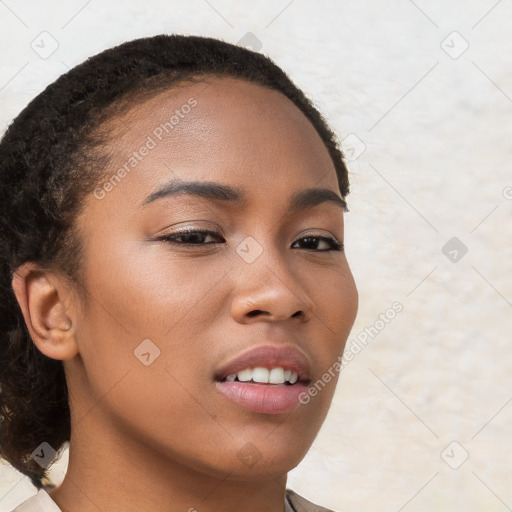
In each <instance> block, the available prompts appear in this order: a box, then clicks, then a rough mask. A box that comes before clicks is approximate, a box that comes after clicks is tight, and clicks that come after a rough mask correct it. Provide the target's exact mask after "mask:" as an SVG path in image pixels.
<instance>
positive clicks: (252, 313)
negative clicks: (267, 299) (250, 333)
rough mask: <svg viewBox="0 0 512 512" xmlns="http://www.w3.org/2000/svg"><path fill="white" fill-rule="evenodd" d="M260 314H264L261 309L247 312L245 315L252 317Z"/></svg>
mask: <svg viewBox="0 0 512 512" xmlns="http://www.w3.org/2000/svg"><path fill="white" fill-rule="evenodd" d="M260 313H264V311H261V309H253V310H252V311H249V313H247V315H248V316H250V317H253V316H256V315H259V314H260Z"/></svg>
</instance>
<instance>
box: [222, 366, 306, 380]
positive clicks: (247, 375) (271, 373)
mask: <svg viewBox="0 0 512 512" xmlns="http://www.w3.org/2000/svg"><path fill="white" fill-rule="evenodd" d="M237 378H238V380H239V381H240V382H249V381H251V380H252V381H253V382H257V383H259V384H284V383H285V382H289V383H290V384H295V383H296V382H297V381H298V380H299V375H298V373H297V372H292V371H291V370H284V369H283V368H281V367H276V368H272V369H271V370H269V369H268V368H263V367H261V366H258V367H256V368H246V369H245V370H241V371H239V372H238V373H232V374H230V375H228V376H227V377H226V381H228V382H234V381H235V380H236V379H237Z"/></svg>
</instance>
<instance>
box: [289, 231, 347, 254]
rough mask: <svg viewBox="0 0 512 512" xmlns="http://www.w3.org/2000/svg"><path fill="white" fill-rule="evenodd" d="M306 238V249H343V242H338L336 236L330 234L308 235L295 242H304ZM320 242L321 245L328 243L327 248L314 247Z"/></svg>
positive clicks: (322, 250)
mask: <svg viewBox="0 0 512 512" xmlns="http://www.w3.org/2000/svg"><path fill="white" fill-rule="evenodd" d="M304 240H305V241H306V243H305V244H304V245H306V247H303V248H304V249H306V250H313V251H315V250H316V251H317V252H328V251H343V243H340V242H338V241H337V240H336V239H335V238H333V237H330V236H320V235H308V236H306V237H303V238H300V239H299V240H297V241H296V242H294V244H295V243H297V242H303V241H304ZM319 243H320V245H322V244H323V245H324V246H325V245H327V249H315V248H314V247H312V246H315V245H316V246H318V245H319Z"/></svg>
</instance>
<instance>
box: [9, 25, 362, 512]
mask: <svg viewBox="0 0 512 512" xmlns="http://www.w3.org/2000/svg"><path fill="white" fill-rule="evenodd" d="M0 187H1V194H2V201H1V202H0V209H1V223H0V226H1V228H0V229H1V237H0V239H1V244H2V245H1V258H2V259H1V262H2V264H1V269H2V273H1V286H2V291H3V295H4V299H3V301H2V305H1V308H2V309H1V314H0V320H1V342H0V343H1V350H2V356H1V357H2V365H1V368H2V374H1V380H0V384H1V393H0V406H1V408H0V411H1V432H2V437H1V454H2V456H3V457H4V458H5V460H7V461H8V462H10V463H11V464H12V465H13V466H14V467H15V468H17V469H18V470H20V471H21V472H23V473H24V474H26V475H28V476H29V477H30V478H31V479H32V481H33V482H34V484H35V485H36V486H37V487H39V491H38V493H37V494H36V495H35V496H34V497H32V498H30V499H29V500H27V501H26V502H24V504H22V505H21V506H20V507H18V508H17V509H16V510H17V511H23V512H27V511H44V510H49V511H59V510H63V511H67V510H72V511H80V512H88V511H97V510H108V511H112V512H114V511H123V512H126V511H144V512H159V511H178V510H180V511H181V510H189V511H193V510H198V511H200V512H207V511H235V510H236V511H240V510H244V511H254V512H256V511H272V512H283V510H285V511H292V510H294V511H302V510H326V509H325V508H322V507H319V506H315V505H313V504H311V503H309V502H308V501H307V500H305V499H304V498H302V497H300V496H299V495H297V494H296V493H294V492H293V491H291V490H289V489H286V481H287V472H288V471H290V470H291V469H292V468H294V467H295V466H297V464H298V463H299V462H300V461H301V460H302V459H303V457H304V456H305V454H306V453H307V451H308V449H309V447H310V446H311V444H312V442H313V440H314V438H315V436H316V435H317V433H318V431H319V429H320V426H321V425H322V423H323V421H324V419H325V416H326V414H327V411H328V409H329V405H330V403H331V399H332V396H333V393H334V390H335V385H336V381H337V378H338V373H337V372H336V371H333V367H334V368H335V369H336V363H337V361H339V357H340V356H341V354H342V352H343V349H344V346H345V342H346V340H347V337H348V335H349V332H350V330H351V328H352V325H353V323H354V320H355V317H356V313H357V304H358V295H357V290H356V286H355V283H354V280H353V277H352V274H351V272H350V269H349V266H348V263H347V259H346V257H345V253H344V249H343V213H344V211H347V208H346V202H345V199H346V196H347V194H348V192H349V183H348V173H347V170H346V167H345V165H344V163H343V159H342V154H341V152H340V151H339V149H338V147H337V144H336V140H335V137H334V135H333V133H332V131H331V130H330V129H329V127H328V126H327V125H326V122H325V121H324V119H323V118H322V116H321V115H320V114H319V112H318V111H317V110H316V109H315V108H314V107H313V105H312V103H311V102H310V101H309V100H308V99H307V98H306V97H305V96H304V94H303V93H302V92H301V91H300V90H299V89H298V88H297V87H296V86H295V85H294V84H293V83H292V82H291V80H290V79H289V78H288V77H287V76H286V74H285V73H284V72H283V71H282V70H281V69H280V68H279V67H277V66H276V65H275V64H274V63H273V62H272V61H271V60H270V59H268V58H267V57H264V56H263V55H261V54H258V53H255V52H252V51H249V50H246V49H244V48H241V47H237V46H234V45H231V44H228V43H225V42H222V41H219V40H216V39H211V38H202V37H196V36H180V35H172V36H168V35H159V36H155V37H151V38H143V39H138V40H135V41H131V42H127V43H124V44H122V45H120V46H117V47H115V48H112V49H109V50H106V51H104V52H102V53H100V54H98V55H96V56H94V57H92V58H90V59H88V60H87V61H86V62H84V63H82V64H81V65H79V66H77V67H75V68H74V69H72V70H71V71H69V72H68V73H66V74H65V75H63V76H61V77H60V78H59V79H58V80H56V81H55V82H54V83H53V84H51V85H50V86H48V87H47V88H46V90H45V91H43V92H42V93H41V94H40V95H39V96H37V97H36V98H35V99H34V100H33V101H32V102H31V103H30V104H29V105H28V106H27V107H26V108H25V109H24V111H23V112H22V113H21V114H20V115H19V116H18V117H17V119H15V121H14V122H13V123H12V124H11V125H10V127H9V128H8V130H7V132H6V134H5V135H4V137H3V139H2V141H1V143H0ZM338 368H339V363H338ZM326 375H327V376H328V377H329V376H330V377H329V378H325V377H326ZM318 383H322V384H323V385H322V386H321V387H320V386H318ZM313 390H315V391H314V392H313ZM66 442H69V465H68V469H67V473H66V476H65V478H64V480H63V481H62V483H60V485H58V486H52V484H51V482H49V481H48V474H47V471H48V468H49V467H50V465H51V463H52V461H54V460H55V457H56V454H58V453H59V450H61V449H62V447H63V446H65V443H66Z"/></svg>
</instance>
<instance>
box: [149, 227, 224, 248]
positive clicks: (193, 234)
mask: <svg viewBox="0 0 512 512" xmlns="http://www.w3.org/2000/svg"><path fill="white" fill-rule="evenodd" d="M211 235H213V236H214V237H217V238H221V239H222V237H221V236H220V234H219V233H215V232H214V231H208V230H204V229H193V228H190V229H183V230H181V231H177V232H176V233H170V234H168V235H164V236H161V237H159V238H157V240H162V241H164V242H170V243H172V244H176V245H196V246H201V245H211V244H212V242H209V243H205V242H204V241H205V239H208V237H210V236H211ZM178 239H182V240H184V241H182V242H180V241H178ZM213 243H215V242H213Z"/></svg>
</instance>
